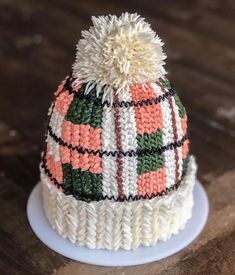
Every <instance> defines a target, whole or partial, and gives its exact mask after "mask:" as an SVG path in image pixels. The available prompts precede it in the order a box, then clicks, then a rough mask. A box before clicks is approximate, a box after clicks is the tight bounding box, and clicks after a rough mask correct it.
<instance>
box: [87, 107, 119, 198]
mask: <svg viewBox="0 0 235 275" xmlns="http://www.w3.org/2000/svg"><path fill="white" fill-rule="evenodd" d="M101 144H102V145H101V146H102V151H95V152H90V153H91V154H92V153H94V154H95V155H96V154H97V155H99V156H101V157H102V171H103V173H102V188H103V190H102V193H103V196H105V195H107V196H109V197H111V196H113V197H115V198H117V197H118V188H117V177H116V175H117V161H116V159H117V156H116V154H102V152H110V151H111V152H113V151H114V152H116V151H117V144H116V137H115V123H114V109H112V108H109V107H107V106H104V107H103V114H102V133H101Z"/></svg>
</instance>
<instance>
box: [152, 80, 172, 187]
mask: <svg viewBox="0 0 235 275" xmlns="http://www.w3.org/2000/svg"><path fill="white" fill-rule="evenodd" d="M151 85H152V87H153V88H154V91H155V93H156V96H159V95H163V94H164V91H162V89H161V87H160V86H159V85H158V84H156V83H152V84H151ZM166 91H168V90H166ZM160 105H161V109H162V117H163V127H162V129H161V131H162V141H163V146H167V145H168V144H170V143H172V142H174V133H173V127H172V119H171V110H170V106H169V102H168V100H163V101H162V102H160ZM163 156H164V165H165V168H166V187H170V186H172V185H174V184H175V153H174V150H166V151H165V152H163Z"/></svg>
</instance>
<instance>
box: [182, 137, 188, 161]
mask: <svg viewBox="0 0 235 275" xmlns="http://www.w3.org/2000/svg"><path fill="white" fill-rule="evenodd" d="M188 151H189V141H188V140H185V142H184V144H183V146H182V158H183V159H185V158H186V157H187V155H188Z"/></svg>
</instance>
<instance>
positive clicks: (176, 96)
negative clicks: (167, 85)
mask: <svg viewBox="0 0 235 275" xmlns="http://www.w3.org/2000/svg"><path fill="white" fill-rule="evenodd" d="M174 99H175V104H176V105H177V106H178V108H179V115H180V117H181V118H183V117H184V116H185V114H186V110H185V108H184V106H183V104H182V102H181V100H180V98H179V97H178V95H177V94H174Z"/></svg>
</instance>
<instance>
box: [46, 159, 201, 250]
mask: <svg viewBox="0 0 235 275" xmlns="http://www.w3.org/2000/svg"><path fill="white" fill-rule="evenodd" d="M195 173H196V163H195V160H194V158H193V157H190V159H189V164H188V170H187V174H186V176H185V178H184V179H183V181H182V182H181V185H180V187H179V189H178V190H173V191H171V192H170V193H169V194H168V195H166V196H163V197H156V198H153V199H151V200H138V201H129V202H115V201H110V200H105V201H99V202H95V201H93V202H89V203H87V202H84V201H78V200H76V199H75V198H74V197H72V196H67V195H65V194H64V193H63V192H61V191H60V190H58V189H57V188H56V187H55V186H53V185H52V184H51V182H50V181H49V180H48V177H47V176H46V175H45V174H44V171H43V170H41V181H42V184H43V190H44V191H43V201H44V209H45V213H46V216H47V217H48V220H49V222H50V224H51V225H52V227H53V228H54V229H55V230H56V231H57V232H58V233H59V234H61V235H62V236H63V237H67V238H69V239H70V240H71V241H72V242H73V243H74V242H76V244H77V245H79V246H81V245H86V246H88V247H90V248H96V249H98V248H105V249H108V250H117V249H119V248H123V249H128V250H129V249H135V248H137V247H138V246H139V245H145V246H150V245H151V246H152V245H154V244H155V243H156V242H157V241H158V240H162V241H165V240H167V239H169V238H170V237H171V236H172V234H177V233H178V232H179V230H181V229H183V228H184V226H185V224H186V222H187V220H188V219H189V218H190V217H191V213H192V206H193V195H192V194H193V186H194V183H195ZM71 209H73V210H72V211H71ZM75 209H76V210H75ZM100 213H103V215H100ZM141 213H142V215H141ZM73 220H76V221H75V222H72V221H73ZM120 225H121V226H120ZM70 227H74V228H73V229H72V228H70ZM101 228H103V229H104V230H103V233H102V234H101V231H100V230H101ZM73 232H77V234H75V235H74V236H71V234H73Z"/></svg>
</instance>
